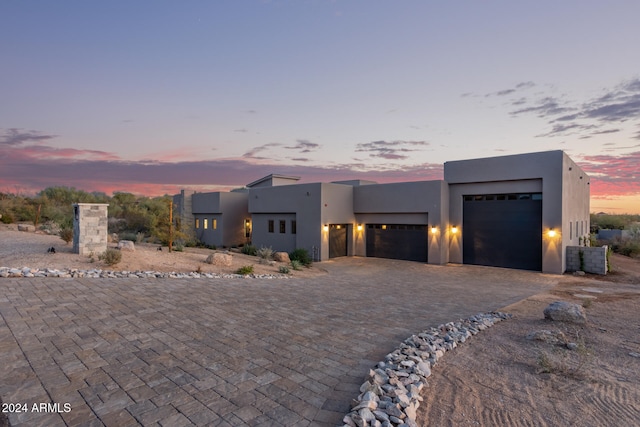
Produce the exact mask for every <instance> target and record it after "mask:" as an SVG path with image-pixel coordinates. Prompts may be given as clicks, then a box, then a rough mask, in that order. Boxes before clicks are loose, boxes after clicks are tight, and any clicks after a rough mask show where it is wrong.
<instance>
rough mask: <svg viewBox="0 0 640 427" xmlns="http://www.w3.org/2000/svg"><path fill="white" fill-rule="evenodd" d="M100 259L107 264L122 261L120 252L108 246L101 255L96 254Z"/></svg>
mask: <svg viewBox="0 0 640 427" xmlns="http://www.w3.org/2000/svg"><path fill="white" fill-rule="evenodd" d="M98 259H99V260H100V261H104V263H105V264H107V265H116V264H117V263H119V262H120V261H122V252H120V251H119V250H117V249H112V248H108V249H107V250H106V251H104V253H102V255H100V256H98Z"/></svg>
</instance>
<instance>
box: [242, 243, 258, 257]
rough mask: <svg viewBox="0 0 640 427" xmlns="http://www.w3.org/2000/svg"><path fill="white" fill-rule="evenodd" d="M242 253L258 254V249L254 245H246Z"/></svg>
mask: <svg viewBox="0 0 640 427" xmlns="http://www.w3.org/2000/svg"><path fill="white" fill-rule="evenodd" d="M242 253H243V254H245V255H251V256H256V254H257V253H258V249H257V248H256V247H255V246H253V245H246V246H243V247H242Z"/></svg>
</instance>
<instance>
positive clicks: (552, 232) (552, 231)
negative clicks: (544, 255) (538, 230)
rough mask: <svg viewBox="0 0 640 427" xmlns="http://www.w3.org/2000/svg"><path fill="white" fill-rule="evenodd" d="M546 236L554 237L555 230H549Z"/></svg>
mask: <svg viewBox="0 0 640 427" xmlns="http://www.w3.org/2000/svg"><path fill="white" fill-rule="evenodd" d="M547 236H549V237H556V230H554V229H553V228H550V229H549V231H547Z"/></svg>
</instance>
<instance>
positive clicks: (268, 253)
mask: <svg viewBox="0 0 640 427" xmlns="http://www.w3.org/2000/svg"><path fill="white" fill-rule="evenodd" d="M273 253H274V252H273V249H271V246H269V247H268V248H267V247H266V246H263V247H261V248H260V249H258V251H257V252H256V255H258V257H260V258H262V259H264V260H270V259H272V258H273Z"/></svg>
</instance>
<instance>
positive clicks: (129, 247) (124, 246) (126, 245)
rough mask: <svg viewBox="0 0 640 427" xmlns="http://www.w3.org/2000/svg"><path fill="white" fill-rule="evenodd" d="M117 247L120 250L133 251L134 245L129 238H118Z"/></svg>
mask: <svg viewBox="0 0 640 427" xmlns="http://www.w3.org/2000/svg"><path fill="white" fill-rule="evenodd" d="M118 249H120V250H121V251H129V252H135V250H136V245H134V244H133V242H132V241H131V240H120V241H119V242H118Z"/></svg>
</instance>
